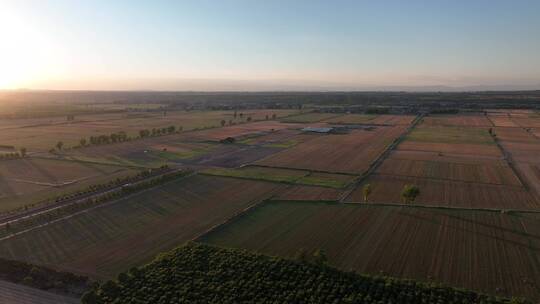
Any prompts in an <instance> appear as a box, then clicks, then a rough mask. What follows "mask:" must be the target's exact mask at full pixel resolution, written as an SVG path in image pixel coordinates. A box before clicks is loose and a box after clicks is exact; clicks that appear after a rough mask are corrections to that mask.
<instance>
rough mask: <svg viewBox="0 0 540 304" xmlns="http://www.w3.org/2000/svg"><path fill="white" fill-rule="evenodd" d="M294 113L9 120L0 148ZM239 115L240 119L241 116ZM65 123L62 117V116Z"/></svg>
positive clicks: (46, 146)
mask: <svg viewBox="0 0 540 304" xmlns="http://www.w3.org/2000/svg"><path fill="white" fill-rule="evenodd" d="M296 112H297V111H296V110H247V111H246V112H245V113H244V112H238V113H237V116H236V118H235V117H234V111H189V112H186V111H174V112H167V114H166V115H164V114H163V113H162V112H157V113H156V112H151V113H135V114H131V113H122V114H112V116H111V115H109V114H104V115H108V116H105V117H101V115H93V116H91V119H89V118H87V117H83V118H78V117H77V116H76V117H75V120H74V121H70V122H65V123H55V120H52V122H51V123H46V122H43V121H41V120H40V121H39V123H37V124H34V125H32V124H28V123H29V122H24V123H23V124H21V123H19V122H17V120H9V123H10V124H7V125H4V126H3V127H2V128H0V145H11V146H15V147H16V148H17V149H19V148H21V147H26V148H27V149H28V150H29V151H48V150H50V149H51V148H53V147H54V146H55V145H56V143H57V142H58V141H62V142H63V143H64V144H65V147H71V146H75V145H78V144H79V141H80V139H81V138H88V137H90V136H99V135H104V134H106V135H108V134H111V133H115V132H119V131H124V132H126V134H127V135H128V136H131V137H136V136H138V132H139V130H141V129H152V128H164V127H169V126H171V125H172V126H175V127H177V128H179V127H182V129H183V130H184V131H187V130H193V129H202V128H212V127H220V126H221V122H222V121H225V122H226V124H229V121H231V122H233V123H240V122H247V120H248V117H249V118H250V119H251V120H252V121H256V120H266V116H268V117H269V118H271V117H272V116H273V115H274V114H275V115H276V118H280V117H286V116H288V115H290V114H294V113H296ZM240 114H242V117H240ZM64 120H65V117H64Z"/></svg>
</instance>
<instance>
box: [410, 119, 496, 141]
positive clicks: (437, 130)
mask: <svg viewBox="0 0 540 304" xmlns="http://www.w3.org/2000/svg"><path fill="white" fill-rule="evenodd" d="M407 140H408V141H416V142H430V143H443V144H455V143H460V144H486V145H492V144H494V142H493V139H492V138H491V136H490V135H489V133H488V130H487V128H466V127H447V126H445V127H438V126H429V127H428V126H425V123H424V124H422V125H421V126H419V127H417V128H416V129H414V130H413V131H412V132H411V133H410V134H409V135H408V136H407Z"/></svg>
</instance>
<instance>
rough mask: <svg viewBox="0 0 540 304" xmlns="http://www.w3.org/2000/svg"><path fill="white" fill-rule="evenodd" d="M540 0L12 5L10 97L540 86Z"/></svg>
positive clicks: (7, 34)
mask: <svg viewBox="0 0 540 304" xmlns="http://www.w3.org/2000/svg"><path fill="white" fill-rule="evenodd" d="M538 16H540V1H496V0H495V1H487V0H477V1H315V0H298V1H254V0H243V1H241V0H223V1H210V0H199V1H147V2H144V3H142V1H104V0H103V1H102V0H95V1H68V0H57V1H37V0H36V1H18V0H17V1H15V0H0V37H1V40H0V89H17V88H29V89H69V90H73V89H75V90H192V91H261V90H263V91H268V90H271V91H310V90H312V91H320V90H322V91H325V90H329V91H334V90H381V91H387V90H390V91H396V90H400V91H475V90H530V89H540V39H539V37H540V18H539V17H538Z"/></svg>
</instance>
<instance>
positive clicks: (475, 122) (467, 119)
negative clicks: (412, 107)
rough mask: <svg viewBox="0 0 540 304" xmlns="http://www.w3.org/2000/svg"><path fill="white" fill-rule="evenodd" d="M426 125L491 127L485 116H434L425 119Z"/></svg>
mask: <svg viewBox="0 0 540 304" xmlns="http://www.w3.org/2000/svg"><path fill="white" fill-rule="evenodd" d="M424 122H425V124H426V125H431V126H451V127H491V126H493V124H492V123H491V121H490V120H489V119H488V118H487V117H486V116H485V115H441V116H439V115H434V116H429V117H426V118H424Z"/></svg>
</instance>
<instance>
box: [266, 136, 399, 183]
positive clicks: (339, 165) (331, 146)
mask: <svg viewBox="0 0 540 304" xmlns="http://www.w3.org/2000/svg"><path fill="white" fill-rule="evenodd" d="M405 128H406V127H405V126H395V127H377V128H376V129H375V130H373V131H364V130H354V131H351V132H350V133H349V134H340V135H338V134H336V135H319V136H318V137H317V138H315V139H312V140H309V141H307V142H305V143H301V144H299V145H297V146H295V147H293V148H290V149H288V150H285V151H282V152H279V153H277V154H274V155H271V156H270V157H268V158H265V159H263V160H261V161H259V162H257V164H261V165H266V166H276V167H289V168H297V169H308V170H319V171H327V172H344V173H362V172H364V171H365V170H366V169H367V168H368V167H369V165H370V164H371V162H373V161H374V160H375V159H376V158H377V157H378V156H379V155H380V154H381V153H382V152H383V151H384V149H385V148H386V147H387V146H388V145H389V144H390V143H391V142H392V141H393V140H394V139H396V138H397V137H399V136H400V135H401V134H402V133H403V132H404V131H405Z"/></svg>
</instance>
